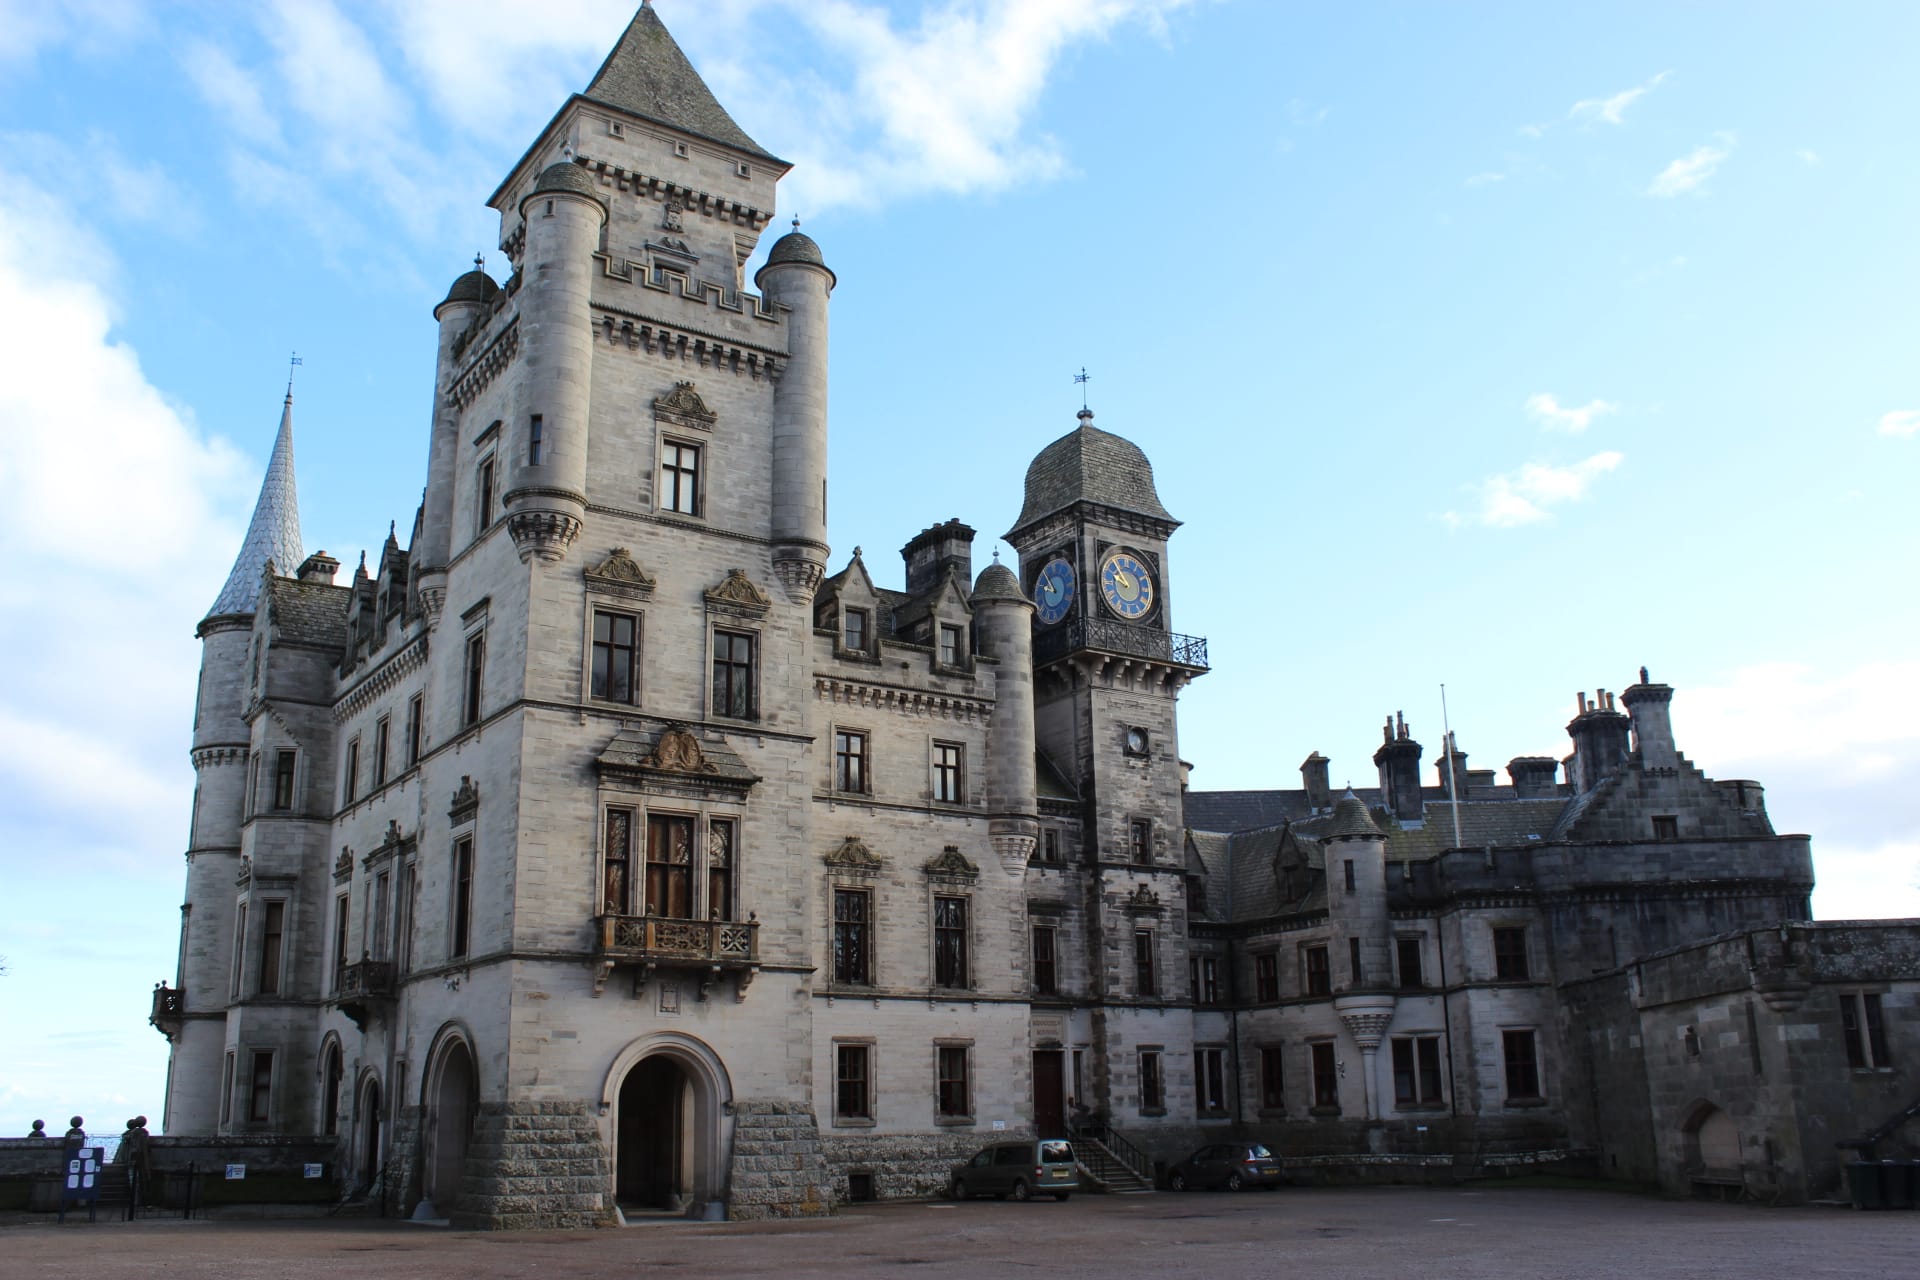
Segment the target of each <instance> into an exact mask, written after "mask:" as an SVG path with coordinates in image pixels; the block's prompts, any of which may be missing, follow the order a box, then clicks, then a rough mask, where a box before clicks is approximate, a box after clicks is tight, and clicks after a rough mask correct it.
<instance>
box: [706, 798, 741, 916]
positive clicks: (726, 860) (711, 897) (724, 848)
mask: <svg viewBox="0 0 1920 1280" xmlns="http://www.w3.org/2000/svg"><path fill="white" fill-rule="evenodd" d="M733 858H734V825H733V819H731V818H710V819H708V821H707V919H709V920H737V919H739V917H738V916H737V915H736V914H735V913H734V909H733Z"/></svg>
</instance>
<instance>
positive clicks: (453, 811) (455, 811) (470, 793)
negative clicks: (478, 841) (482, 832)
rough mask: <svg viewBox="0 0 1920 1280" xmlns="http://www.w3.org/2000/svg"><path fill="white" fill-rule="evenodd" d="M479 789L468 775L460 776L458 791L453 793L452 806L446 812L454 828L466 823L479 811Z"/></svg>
mask: <svg viewBox="0 0 1920 1280" xmlns="http://www.w3.org/2000/svg"><path fill="white" fill-rule="evenodd" d="M479 808H480V788H479V787H478V786H477V785H475V783H474V781H473V778H472V777H471V776H470V775H468V774H464V773H463V774H461V775H460V789H459V790H458V791H456V792H454V793H453V806H452V807H451V808H449V809H448V810H447V818H448V820H449V821H451V822H452V823H453V824H454V825H455V826H458V825H460V824H461V823H462V822H465V821H467V820H468V819H469V818H471V817H473V815H474V814H475V813H476V812H478V811H479Z"/></svg>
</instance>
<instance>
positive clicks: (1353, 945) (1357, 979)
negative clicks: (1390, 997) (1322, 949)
mask: <svg viewBox="0 0 1920 1280" xmlns="http://www.w3.org/2000/svg"><path fill="white" fill-rule="evenodd" d="M1347 981H1349V982H1351V983H1352V984H1353V985H1354V986H1356V987H1357V986H1359V985H1360V984H1361V983H1363V982H1365V981H1366V969H1365V968H1364V967H1363V966H1362V965H1361V963H1360V939H1358V938H1348V939H1347Z"/></svg>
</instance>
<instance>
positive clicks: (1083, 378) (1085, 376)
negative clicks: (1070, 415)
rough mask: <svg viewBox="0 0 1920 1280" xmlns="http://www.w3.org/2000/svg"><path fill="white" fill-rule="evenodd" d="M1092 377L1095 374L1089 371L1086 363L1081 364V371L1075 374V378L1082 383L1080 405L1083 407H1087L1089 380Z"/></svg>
mask: <svg viewBox="0 0 1920 1280" xmlns="http://www.w3.org/2000/svg"><path fill="white" fill-rule="evenodd" d="M1092 377H1093V375H1092V374H1090V373H1088V372H1087V366H1085V365H1081V366H1080V372H1078V373H1076V374H1074V375H1073V380H1074V381H1075V382H1077V383H1079V384H1080V407H1081V408H1082V409H1085V408H1086V407H1087V382H1088V381H1089V380H1090V379H1091V378H1092Z"/></svg>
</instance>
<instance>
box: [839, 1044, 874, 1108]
mask: <svg viewBox="0 0 1920 1280" xmlns="http://www.w3.org/2000/svg"><path fill="white" fill-rule="evenodd" d="M871 1055H872V1049H871V1047H870V1046H868V1045H864V1044H837V1045H835V1046H834V1047H833V1077H834V1079H833V1085H834V1088H833V1114H834V1118H835V1119H837V1120H871V1119H873V1089H872V1084H873V1080H872V1075H873V1073H872V1060H871Z"/></svg>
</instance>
